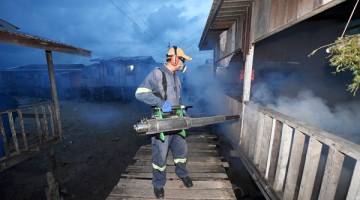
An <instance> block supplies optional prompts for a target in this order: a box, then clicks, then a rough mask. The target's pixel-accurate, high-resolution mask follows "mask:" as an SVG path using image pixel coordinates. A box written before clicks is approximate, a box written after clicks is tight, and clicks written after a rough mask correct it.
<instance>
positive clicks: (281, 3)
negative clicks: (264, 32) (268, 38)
mask: <svg viewBox="0 0 360 200" xmlns="http://www.w3.org/2000/svg"><path fill="white" fill-rule="evenodd" d="M286 1H287V0H272V3H271V12H270V28H269V30H270V31H272V30H274V29H276V28H278V27H280V26H282V25H284V24H285V23H286V17H285V15H286Z"/></svg>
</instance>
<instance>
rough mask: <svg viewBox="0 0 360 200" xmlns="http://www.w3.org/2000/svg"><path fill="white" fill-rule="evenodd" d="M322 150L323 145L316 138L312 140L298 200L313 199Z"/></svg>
mask: <svg viewBox="0 0 360 200" xmlns="http://www.w3.org/2000/svg"><path fill="white" fill-rule="evenodd" d="M321 149H322V144H321V143H320V142H319V141H317V140H315V139H314V138H310V141H309V146H308V149H307V153H306V160H305V166H304V172H303V175H302V179H301V184H300V191H299V196H298V199H303V200H310V199H311V195H312V193H313V190H314V184H315V178H316V172H317V170H318V167H319V161H320V156H321Z"/></svg>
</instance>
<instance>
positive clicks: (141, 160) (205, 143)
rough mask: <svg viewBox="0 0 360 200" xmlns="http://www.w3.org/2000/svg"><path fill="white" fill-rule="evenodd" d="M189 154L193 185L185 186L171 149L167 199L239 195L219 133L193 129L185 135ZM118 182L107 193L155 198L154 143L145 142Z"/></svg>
mask: <svg viewBox="0 0 360 200" xmlns="http://www.w3.org/2000/svg"><path fill="white" fill-rule="evenodd" d="M186 140H187V142H188V149H189V156H188V163H187V167H188V170H189V172H190V177H191V178H192V179H193V182H194V186H193V187H192V188H186V187H185V186H183V184H182V181H181V180H179V178H178V177H177V176H176V174H175V172H174V169H175V166H174V163H173V159H172V155H171V153H170V152H169V154H168V161H167V168H166V172H167V173H166V177H167V182H166V185H165V188H164V189H165V199H236V197H235V194H234V192H233V189H232V185H231V183H230V181H229V180H228V176H227V174H226V172H225V168H224V166H225V165H227V163H225V162H222V161H221V157H220V156H219V155H218V152H217V149H216V137H215V136H212V135H209V134H205V133H194V134H190V136H189V137H188V138H187V139H186ZM134 160H135V163H134V164H133V165H130V166H128V168H127V169H126V172H125V173H124V174H122V176H121V178H120V180H119V182H118V183H117V185H115V187H114V188H113V190H112V192H111V193H110V194H109V196H108V197H107V200H118V199H155V196H154V194H153V187H152V184H151V178H152V167H151V145H146V146H142V147H141V148H140V149H139V150H138V152H137V153H136V155H135V157H134Z"/></svg>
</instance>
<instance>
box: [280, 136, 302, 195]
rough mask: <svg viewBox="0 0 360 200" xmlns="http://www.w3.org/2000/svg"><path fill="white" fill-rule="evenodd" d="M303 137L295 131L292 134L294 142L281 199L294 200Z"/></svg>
mask: <svg viewBox="0 0 360 200" xmlns="http://www.w3.org/2000/svg"><path fill="white" fill-rule="evenodd" d="M304 144H305V135H304V134H303V133H301V132H299V131H297V130H295V134H294V142H293V146H292V149H291V154H290V161H289V169H288V174H287V178H286V183H285V189H284V195H283V199H295V197H296V196H297V195H296V189H297V183H298V178H299V173H300V168H301V166H300V165H301V159H302V156H303V151H304Z"/></svg>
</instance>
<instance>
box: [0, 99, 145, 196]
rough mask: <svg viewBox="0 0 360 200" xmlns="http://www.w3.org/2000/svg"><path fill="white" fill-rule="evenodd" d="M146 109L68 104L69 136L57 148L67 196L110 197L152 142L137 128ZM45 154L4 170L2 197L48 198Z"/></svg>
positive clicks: (65, 127)
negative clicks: (144, 146)
mask: <svg viewBox="0 0 360 200" xmlns="http://www.w3.org/2000/svg"><path fill="white" fill-rule="evenodd" d="M145 110H147V109H146V107H144V106H142V105H139V104H137V103H129V104H120V103H103V104H95V103H87V102H62V105H61V115H62V121H63V122H62V125H63V132H64V137H65V138H64V140H63V141H62V142H61V143H59V144H57V145H56V147H55V151H56V159H57V167H58V168H57V169H58V170H57V172H58V173H57V175H58V177H59V180H60V187H61V192H62V196H63V197H64V199H66V200H68V199H69V200H75V199H76V200H79V199H89V200H91V199H96V200H98V199H104V198H105V197H106V196H107V194H108V193H110V191H111V190H112V188H113V186H114V185H115V184H116V183H117V181H118V179H119V177H120V174H121V173H122V172H124V170H125V168H126V167H127V166H128V165H129V164H130V163H131V162H132V157H133V156H134V154H135V153H136V151H137V150H138V148H139V146H141V145H142V144H144V143H146V142H147V141H148V140H147V139H146V138H145V137H139V136H137V135H136V134H135V132H134V131H133V129H132V125H133V123H135V122H136V121H137V120H138V119H139V118H140V117H144V116H146V113H145V112H144V111H145ZM48 169H49V160H48V158H47V153H46V152H43V153H40V154H38V155H37V156H36V157H33V158H31V159H29V160H27V161H25V162H23V163H21V164H19V165H17V166H15V167H13V168H11V169H8V170H6V171H4V172H2V173H0V199H1V200H27V199H36V200H42V199H45V188H46V186H47V185H46V179H45V173H46V172H47V171H48Z"/></svg>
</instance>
